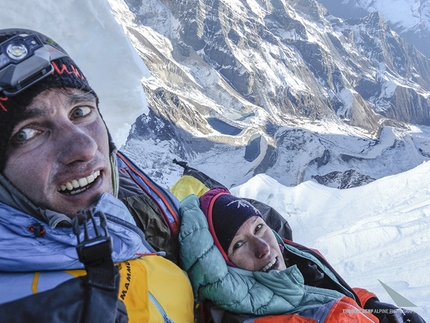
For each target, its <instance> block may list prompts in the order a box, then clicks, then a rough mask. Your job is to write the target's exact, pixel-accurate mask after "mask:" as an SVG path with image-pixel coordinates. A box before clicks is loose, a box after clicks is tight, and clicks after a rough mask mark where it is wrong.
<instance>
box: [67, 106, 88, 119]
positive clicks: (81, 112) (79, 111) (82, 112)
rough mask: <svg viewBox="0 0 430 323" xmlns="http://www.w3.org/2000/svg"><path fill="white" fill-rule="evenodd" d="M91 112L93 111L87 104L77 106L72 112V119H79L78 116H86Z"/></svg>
mask: <svg viewBox="0 0 430 323" xmlns="http://www.w3.org/2000/svg"><path fill="white" fill-rule="evenodd" d="M90 112H91V108H90V107H86V106H83V107H77V108H76V109H74V110H73V112H72V119H78V118H82V117H85V116H86V115H88V114H90Z"/></svg>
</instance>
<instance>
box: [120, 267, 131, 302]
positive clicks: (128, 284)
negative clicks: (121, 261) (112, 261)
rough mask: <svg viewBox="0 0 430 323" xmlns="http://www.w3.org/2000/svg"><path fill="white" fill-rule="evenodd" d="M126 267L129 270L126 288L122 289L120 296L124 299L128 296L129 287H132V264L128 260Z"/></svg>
mask: <svg viewBox="0 0 430 323" xmlns="http://www.w3.org/2000/svg"><path fill="white" fill-rule="evenodd" d="M125 268H126V270H127V278H126V283H125V284H124V288H123V290H122V291H121V295H120V298H121V299H122V300H124V299H125V297H126V296H127V292H128V288H129V287H130V282H131V265H130V263H129V262H128V261H126V262H125Z"/></svg>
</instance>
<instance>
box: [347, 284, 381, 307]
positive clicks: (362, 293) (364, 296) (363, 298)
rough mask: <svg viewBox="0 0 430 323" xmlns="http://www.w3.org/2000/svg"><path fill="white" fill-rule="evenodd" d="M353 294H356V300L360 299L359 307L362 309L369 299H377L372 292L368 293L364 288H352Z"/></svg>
mask: <svg viewBox="0 0 430 323" xmlns="http://www.w3.org/2000/svg"><path fill="white" fill-rule="evenodd" d="M353 290H354V292H355V294H357V296H358V298H359V299H360V303H361V306H362V307H364V305H365V304H366V303H367V301H368V300H369V299H371V298H377V297H376V295H375V294H373V293H372V292H369V291H368V290H367V289H364V288H357V287H354V288H353Z"/></svg>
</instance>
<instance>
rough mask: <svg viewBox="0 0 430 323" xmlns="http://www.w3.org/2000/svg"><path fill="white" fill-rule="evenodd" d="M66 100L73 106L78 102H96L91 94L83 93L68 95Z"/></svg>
mask: <svg viewBox="0 0 430 323" xmlns="http://www.w3.org/2000/svg"><path fill="white" fill-rule="evenodd" d="M67 100H68V103H69V104H70V105H73V104H77V103H80V102H96V100H97V98H96V96H95V95H94V94H93V93H91V92H85V93H71V94H68V96H67Z"/></svg>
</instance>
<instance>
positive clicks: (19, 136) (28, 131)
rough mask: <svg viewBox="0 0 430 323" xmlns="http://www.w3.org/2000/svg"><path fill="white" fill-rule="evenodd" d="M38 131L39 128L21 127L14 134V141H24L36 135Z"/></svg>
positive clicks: (18, 142) (17, 142)
mask: <svg viewBox="0 0 430 323" xmlns="http://www.w3.org/2000/svg"><path fill="white" fill-rule="evenodd" d="M38 133H39V131H38V130H36V129H32V128H24V129H21V130H19V131H18V132H17V133H15V134H14V135H13V136H12V142H13V143H16V144H20V143H24V142H26V141H27V140H29V139H31V138H33V137H34V136H36V135H37V134H38Z"/></svg>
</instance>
